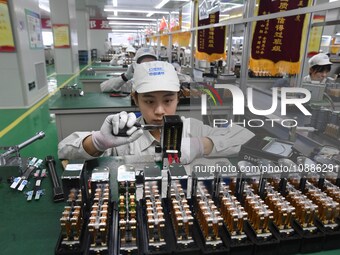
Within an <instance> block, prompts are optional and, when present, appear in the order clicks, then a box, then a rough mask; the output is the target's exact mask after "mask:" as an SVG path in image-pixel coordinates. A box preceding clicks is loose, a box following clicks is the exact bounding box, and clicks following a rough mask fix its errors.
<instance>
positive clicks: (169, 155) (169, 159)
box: [168, 154, 172, 165]
mask: <svg viewBox="0 0 340 255" xmlns="http://www.w3.org/2000/svg"><path fill="white" fill-rule="evenodd" d="M168 161H169V165H170V164H172V155H171V154H168Z"/></svg>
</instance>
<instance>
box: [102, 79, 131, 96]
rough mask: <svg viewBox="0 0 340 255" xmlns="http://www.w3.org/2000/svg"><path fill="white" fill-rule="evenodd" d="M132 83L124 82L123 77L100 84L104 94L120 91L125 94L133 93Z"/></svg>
mask: <svg viewBox="0 0 340 255" xmlns="http://www.w3.org/2000/svg"><path fill="white" fill-rule="evenodd" d="M123 85H124V86H123ZM131 89H132V81H131V80H130V81H124V80H123V78H122V76H120V75H119V76H118V77H114V78H111V79H108V80H107V81H104V82H102V83H101V84H100V90H101V91H102V92H113V91H117V92H118V91H120V92H125V93H131Z"/></svg>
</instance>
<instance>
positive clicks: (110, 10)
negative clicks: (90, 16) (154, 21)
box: [104, 7, 169, 14]
mask: <svg viewBox="0 0 340 255" xmlns="http://www.w3.org/2000/svg"><path fill="white" fill-rule="evenodd" d="M114 11H117V12H132V13H149V12H150V11H152V12H155V13H160V14H169V12H168V11H159V10H142V9H140V10H133V9H132V10H131V9H119V8H113V7H105V8H104V12H114Z"/></svg>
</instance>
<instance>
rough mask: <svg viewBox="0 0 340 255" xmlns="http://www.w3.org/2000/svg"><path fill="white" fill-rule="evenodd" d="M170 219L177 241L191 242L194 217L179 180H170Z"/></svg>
mask: <svg viewBox="0 0 340 255" xmlns="http://www.w3.org/2000/svg"><path fill="white" fill-rule="evenodd" d="M169 198H170V199H171V209H170V210H171V220H172V226H173V228H174V231H175V236H176V239H177V242H181V241H186V242H193V237H192V233H193V230H192V228H193V224H194V217H193V216H192V212H191V210H190V206H189V204H188V201H187V199H186V196H185V193H184V191H183V188H182V186H181V184H180V182H179V181H172V182H171V187H170V189H169Z"/></svg>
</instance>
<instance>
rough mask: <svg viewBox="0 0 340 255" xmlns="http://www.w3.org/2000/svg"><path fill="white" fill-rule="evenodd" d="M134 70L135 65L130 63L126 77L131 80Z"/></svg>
mask: <svg viewBox="0 0 340 255" xmlns="http://www.w3.org/2000/svg"><path fill="white" fill-rule="evenodd" d="M133 72H134V69H133V65H129V67H128V69H127V70H126V72H125V77H126V79H128V80H131V79H132V77H133Z"/></svg>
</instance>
